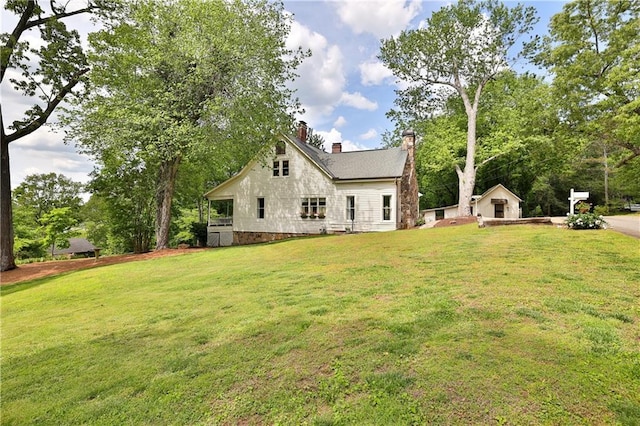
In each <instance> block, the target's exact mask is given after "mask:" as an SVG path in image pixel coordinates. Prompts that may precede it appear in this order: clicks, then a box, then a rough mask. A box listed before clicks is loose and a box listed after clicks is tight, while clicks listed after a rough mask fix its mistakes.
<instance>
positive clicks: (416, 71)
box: [379, 0, 537, 215]
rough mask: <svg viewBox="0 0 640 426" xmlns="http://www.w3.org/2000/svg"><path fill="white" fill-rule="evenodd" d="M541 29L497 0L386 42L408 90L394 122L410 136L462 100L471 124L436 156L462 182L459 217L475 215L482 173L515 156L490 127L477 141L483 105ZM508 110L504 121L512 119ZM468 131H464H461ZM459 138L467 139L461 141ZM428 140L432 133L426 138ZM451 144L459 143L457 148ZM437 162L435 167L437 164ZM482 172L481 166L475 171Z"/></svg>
mask: <svg viewBox="0 0 640 426" xmlns="http://www.w3.org/2000/svg"><path fill="white" fill-rule="evenodd" d="M536 21H537V18H536V17H535V10H534V9H533V8H531V7H526V8H525V7H524V6H522V5H516V6H515V7H513V8H509V7H507V6H506V5H504V4H503V3H501V2H498V1H494V0H487V1H473V0H460V1H458V2H457V3H455V4H452V5H449V6H446V7H443V8H442V9H440V10H438V11H436V12H434V13H433V14H432V15H431V17H430V18H428V19H427V21H426V25H424V26H421V28H419V29H416V30H408V31H403V32H402V33H401V34H400V35H399V36H398V37H395V38H390V39H388V40H384V41H383V43H382V47H381V50H380V56H379V57H380V59H381V60H382V62H383V63H384V64H385V65H386V66H387V67H388V68H389V69H391V71H392V72H393V73H394V75H395V76H396V77H398V78H400V79H401V80H403V81H405V82H407V83H408V88H406V89H401V90H399V91H397V93H398V98H397V100H396V105H397V106H398V108H399V109H398V110H397V111H391V112H390V113H389V114H388V116H389V117H391V118H392V119H394V120H395V121H396V122H397V123H399V124H400V125H401V126H402V127H404V128H409V127H413V128H416V127H417V126H415V125H413V126H407V124H419V123H421V122H423V121H424V120H427V119H429V118H432V117H433V116H437V115H441V111H442V110H443V107H445V106H446V105H447V104H448V103H449V102H450V101H451V100H452V99H454V100H459V102H460V104H461V105H462V108H460V109H459V111H461V112H462V113H463V114H464V117H465V120H464V121H463V122H462V123H460V122H458V123H456V122H455V121H457V120H455V121H454V123H448V124H449V125H453V126H454V127H457V128H458V132H457V133H458V134H454V135H455V136H450V137H447V138H446V139H445V142H444V143H442V142H441V143H440V145H441V146H442V148H441V149H440V150H434V151H435V152H437V153H439V154H440V155H438V157H440V156H442V155H444V157H445V158H447V160H448V161H443V162H442V163H443V164H444V165H450V164H451V163H453V164H452V165H453V167H454V169H455V171H456V173H457V177H458V188H459V190H458V213H459V214H460V215H470V214H471V206H470V200H471V196H472V195H473V191H474V188H475V184H476V171H477V168H478V167H480V166H481V165H483V164H484V163H487V162H489V161H491V160H493V159H494V158H496V157H497V156H499V155H503V154H504V153H505V152H508V151H509V150H511V149H512V148H513V146H515V145H517V144H514V143H513V142H514V141H513V140H512V139H511V138H510V137H506V136H507V135H508V133H504V132H503V131H501V129H499V128H497V127H495V126H493V125H492V126H491V127H492V129H493V132H494V133H493V135H495V137H494V138H491V137H485V138H484V140H483V139H478V137H477V132H478V130H479V129H480V128H481V126H482V123H481V122H479V121H478V117H479V113H480V109H479V108H480V98H481V95H482V93H483V91H484V90H485V88H486V86H487V84H488V83H489V82H490V81H491V80H493V79H494V78H495V77H496V76H497V75H498V74H499V73H500V72H501V71H502V70H504V69H505V68H506V67H507V66H508V65H509V63H510V62H511V60H512V59H513V58H511V57H510V56H509V55H510V50H511V48H512V47H513V46H514V45H515V43H516V40H517V39H518V38H519V37H520V36H522V35H524V34H526V33H527V32H528V31H530V30H531V29H532V27H533V24H534V23H535V22H536ZM510 111H511V110H509V109H508V108H507V107H505V109H504V110H503V113H505V112H507V113H509V112H510ZM459 124H463V127H458V125H459ZM460 133H463V134H464V135H465V137H464V138H463V137H462V135H461V134H460ZM425 134H426V133H425ZM452 139H453V140H452ZM436 161H437V160H436ZM476 164H477V165H476Z"/></svg>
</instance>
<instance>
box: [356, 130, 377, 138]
mask: <svg viewBox="0 0 640 426" xmlns="http://www.w3.org/2000/svg"><path fill="white" fill-rule="evenodd" d="M376 136H378V132H377V131H376V129H369V130H367V131H366V132H365V133H363V134H361V135H360V136H359V138H360V139H363V140H369V139H373V138H375V137H376Z"/></svg>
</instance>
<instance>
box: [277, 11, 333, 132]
mask: <svg viewBox="0 0 640 426" xmlns="http://www.w3.org/2000/svg"><path fill="white" fill-rule="evenodd" d="M287 47H288V48H289V49H297V48H298V47H302V48H303V49H305V50H306V49H310V50H311V57H309V58H306V59H305V60H304V61H303V62H302V64H301V65H300V66H299V67H298V69H297V72H298V74H299V75H300V77H299V78H298V79H297V80H296V81H295V82H294V83H293V88H294V89H296V90H297V96H298V98H299V99H300V102H301V103H302V106H303V108H304V109H305V111H306V113H305V117H304V118H305V120H306V121H307V122H308V123H309V124H311V125H312V126H313V123H318V122H321V121H322V118H323V117H326V116H328V115H330V114H331V113H332V112H333V110H334V109H335V106H336V105H337V104H338V103H339V101H340V99H341V97H342V91H343V89H344V86H345V84H346V78H345V76H344V71H343V55H342V52H341V50H340V48H339V47H338V46H337V45H331V44H329V43H328V41H327V39H326V37H324V36H323V35H322V34H319V33H317V32H315V31H311V30H310V29H309V28H307V27H305V26H304V25H301V24H300V23H298V22H295V21H294V22H293V23H292V25H291V32H290V33H289V37H288V39H287Z"/></svg>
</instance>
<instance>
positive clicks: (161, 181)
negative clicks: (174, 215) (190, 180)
mask: <svg viewBox="0 0 640 426" xmlns="http://www.w3.org/2000/svg"><path fill="white" fill-rule="evenodd" d="M179 165H180V157H176V158H173V159H171V160H166V161H163V162H162V164H161V165H160V170H159V173H158V187H157V190H156V206H157V210H156V250H162V249H166V248H169V231H170V227H171V203H172V202H173V193H174V190H175V186H176V176H177V174H178V166H179Z"/></svg>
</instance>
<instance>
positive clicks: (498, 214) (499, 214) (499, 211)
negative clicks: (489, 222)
mask: <svg viewBox="0 0 640 426" xmlns="http://www.w3.org/2000/svg"><path fill="white" fill-rule="evenodd" d="M494 206H495V209H494V217H495V218H498V219H503V218H504V204H494Z"/></svg>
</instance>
